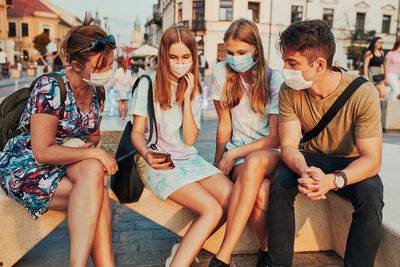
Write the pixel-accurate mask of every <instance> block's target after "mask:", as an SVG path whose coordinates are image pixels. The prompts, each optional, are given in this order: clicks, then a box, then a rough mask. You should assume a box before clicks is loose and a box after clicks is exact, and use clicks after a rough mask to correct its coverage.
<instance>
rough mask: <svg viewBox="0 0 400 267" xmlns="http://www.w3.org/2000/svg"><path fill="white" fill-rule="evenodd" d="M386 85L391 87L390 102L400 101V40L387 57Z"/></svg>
mask: <svg viewBox="0 0 400 267" xmlns="http://www.w3.org/2000/svg"><path fill="white" fill-rule="evenodd" d="M385 85H389V86H390V95H389V97H388V99H389V100H398V98H397V97H398V96H399V93H400V40H398V41H396V42H395V43H394V46H393V49H392V50H391V51H390V52H389V53H387V54H386V57H385Z"/></svg>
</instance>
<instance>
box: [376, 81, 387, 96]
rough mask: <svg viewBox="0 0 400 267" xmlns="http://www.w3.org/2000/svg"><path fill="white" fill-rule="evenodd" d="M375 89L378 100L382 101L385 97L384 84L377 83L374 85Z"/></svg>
mask: <svg viewBox="0 0 400 267" xmlns="http://www.w3.org/2000/svg"><path fill="white" fill-rule="evenodd" d="M375 86H376V89H378V92H379V98H380V99H383V98H385V96H386V91H385V85H384V83H377V84H375Z"/></svg>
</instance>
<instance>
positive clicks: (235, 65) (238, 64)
mask: <svg viewBox="0 0 400 267" xmlns="http://www.w3.org/2000/svg"><path fill="white" fill-rule="evenodd" d="M255 50H256V49H254V51H255ZM254 51H253V52H252V53H248V54H246V55H241V56H232V55H226V62H228V64H229V66H231V68H232V69H233V70H234V71H236V72H239V73H242V72H246V71H248V70H250V69H251V68H253V67H254V66H255V65H256V63H257V61H256V62H254V61H253V54H254Z"/></svg>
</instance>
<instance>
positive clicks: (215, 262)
mask: <svg viewBox="0 0 400 267" xmlns="http://www.w3.org/2000/svg"><path fill="white" fill-rule="evenodd" d="M208 267H229V264H226V263H225V262H223V261H220V260H219V259H217V258H216V257H215V256H214V257H212V259H211V261H210V263H209V264H208Z"/></svg>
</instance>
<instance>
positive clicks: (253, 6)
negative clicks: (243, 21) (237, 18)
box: [247, 2, 260, 23]
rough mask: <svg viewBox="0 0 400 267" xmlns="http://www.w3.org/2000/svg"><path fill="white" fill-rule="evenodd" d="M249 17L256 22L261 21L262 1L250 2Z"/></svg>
mask: <svg viewBox="0 0 400 267" xmlns="http://www.w3.org/2000/svg"><path fill="white" fill-rule="evenodd" d="M247 18H248V19H249V20H252V21H254V22H256V23H258V22H260V3H255V2H249V8H248V10H247Z"/></svg>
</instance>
